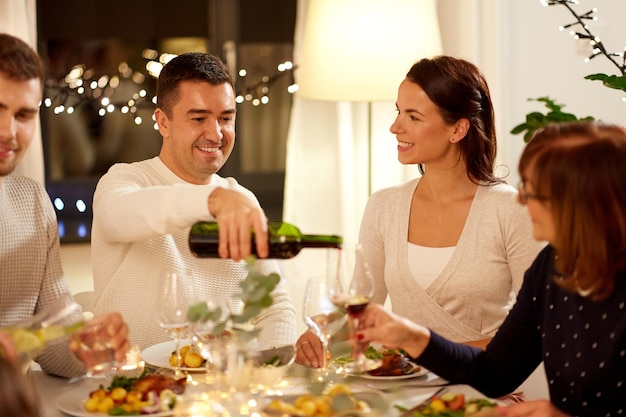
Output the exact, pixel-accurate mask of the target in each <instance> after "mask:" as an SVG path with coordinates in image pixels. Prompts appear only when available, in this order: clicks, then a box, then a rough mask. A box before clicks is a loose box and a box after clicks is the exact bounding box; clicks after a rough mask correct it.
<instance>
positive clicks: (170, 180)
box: [92, 53, 296, 348]
mask: <svg viewBox="0 0 626 417" xmlns="http://www.w3.org/2000/svg"><path fill="white" fill-rule="evenodd" d="M157 97H158V102H157V109H156V110H155V112H154V116H155V119H156V121H157V124H158V126H159V132H160V133H161V136H162V137H163V144H162V147H161V152H160V154H159V156H157V157H154V158H152V159H149V160H145V161H141V162H135V163H131V164H116V165H114V166H113V167H111V169H110V170H109V172H108V173H107V174H105V175H104V176H103V177H102V178H101V179H100V181H99V183H98V186H97V188H96V192H95V194H94V204H93V213H94V215H93V228H92V261H93V274H94V287H95V291H96V307H95V311H96V312H98V313H100V312H106V311H120V312H122V313H123V314H124V318H125V319H126V320H127V322H128V323H129V326H130V329H131V333H132V336H133V341H134V342H135V343H137V344H139V345H140V346H141V347H142V348H145V347H147V346H150V345H152V344H155V343H158V342H163V341H166V340H168V339H169V336H168V335H167V334H166V333H165V331H164V330H163V329H161V328H160V327H159V324H158V323H157V321H156V319H155V318H154V317H155V314H154V313H155V312H156V309H157V308H158V306H159V305H160V304H161V303H162V302H163V301H164V300H159V299H157V295H156V294H157V292H156V286H157V285H156V284H157V280H158V277H159V273H160V272H161V271H163V270H166V269H172V268H186V269H189V270H190V271H191V273H192V274H193V276H194V281H195V282H194V284H195V288H196V291H197V295H198V298H199V299H200V300H205V301H214V302H215V301H218V300H222V299H224V298H228V297H230V296H232V295H234V294H235V293H237V292H239V290H240V288H239V282H240V281H241V280H243V279H244V278H245V277H246V275H247V269H246V264H245V262H243V261H241V259H242V258H245V257H246V256H248V255H249V254H250V230H251V229H254V231H255V233H256V234H257V237H258V238H257V252H258V253H259V254H264V255H267V253H268V247H267V234H266V233H267V232H266V225H267V223H266V222H267V219H266V216H265V213H264V212H263V210H262V209H261V207H260V204H259V202H258V200H257V198H256V197H255V196H254V194H253V193H252V192H251V191H249V190H247V189H246V188H244V187H242V186H241V185H239V184H238V183H237V181H236V180H235V179H234V178H223V177H220V176H219V175H218V174H217V171H218V170H219V169H220V168H221V167H222V166H223V165H224V163H225V162H226V160H227V159H228V157H229V156H230V154H231V152H232V150H233V147H234V146H235V116H236V105H235V92H234V88H233V82H232V79H231V77H230V74H229V73H228V70H227V69H226V67H225V65H224V64H223V63H222V62H221V61H220V60H219V59H218V58H217V57H215V56H212V55H207V54H202V53H187V54H183V55H180V56H178V57H176V58H174V59H173V60H171V61H170V62H169V63H168V64H167V65H166V66H165V67H164V68H163V71H162V72H161V74H160V76H159V80H158V82H157ZM200 220H207V221H217V222H218V224H219V228H220V255H221V256H222V257H223V258H231V259H198V258H195V257H194V256H193V255H192V254H191V252H190V251H189V247H188V243H187V240H188V234H189V229H190V228H191V226H192V225H193V223H195V222H197V221H200ZM261 257H263V255H262V256H261ZM258 264H259V266H260V268H261V271H262V273H270V272H277V273H278V272H279V268H278V264H277V262H276V261H273V260H260V261H258ZM273 297H274V304H273V305H272V307H271V308H269V309H267V310H264V313H263V314H262V315H260V316H259V317H257V319H256V322H255V324H257V325H258V326H259V327H260V328H261V334H260V335H259V346H260V347H262V348H269V347H272V346H280V345H285V344H292V343H294V342H295V338H296V326H295V310H294V307H293V303H292V302H291V299H290V298H289V295H288V294H287V292H286V290H285V287H284V284H282V283H281V284H280V285H279V286H278V287H277V289H276V290H275V292H274V293H273ZM233 303H234V301H233ZM232 307H233V308H235V307H236V306H235V305H233V306H232Z"/></svg>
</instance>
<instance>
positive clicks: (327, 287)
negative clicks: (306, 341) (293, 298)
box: [304, 276, 346, 375]
mask: <svg viewBox="0 0 626 417" xmlns="http://www.w3.org/2000/svg"><path fill="white" fill-rule="evenodd" d="M329 281H330V280H329V278H328V277H326V276H317V277H313V278H310V279H309V280H308V282H307V285H306V290H305V297H304V322H305V323H306V325H307V326H308V327H309V328H310V329H311V330H312V331H313V333H315V335H316V336H317V337H318V338H319V339H320V342H321V343H322V353H323V354H322V365H321V367H320V373H321V374H322V375H328V356H327V352H328V344H329V341H330V337H331V336H332V335H334V334H335V333H337V331H339V329H341V327H343V325H344V323H345V319H346V316H345V313H344V312H343V311H342V308H341V306H337V305H336V304H335V303H334V302H333V300H332V298H331V297H332V292H331V284H330V282H329Z"/></svg>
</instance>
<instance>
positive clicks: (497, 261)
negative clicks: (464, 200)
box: [359, 178, 545, 342]
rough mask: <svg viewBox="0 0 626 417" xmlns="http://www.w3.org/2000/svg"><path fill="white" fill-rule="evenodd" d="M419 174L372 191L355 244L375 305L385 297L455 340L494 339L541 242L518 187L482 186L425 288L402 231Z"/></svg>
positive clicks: (406, 313) (405, 231) (401, 310)
mask: <svg viewBox="0 0 626 417" xmlns="http://www.w3.org/2000/svg"><path fill="white" fill-rule="evenodd" d="M418 182H419V178H418V179H414V180H411V181H409V182H407V183H404V184H401V185H398V186H395V187H391V188H387V189H384V190H380V191H378V192H376V193H374V194H373V195H372V196H371V197H370V199H369V201H368V203H367V206H366V208H365V213H364V215H363V220H362V222H361V231H360V240H359V241H360V242H361V244H362V245H363V248H364V251H365V254H366V256H367V259H368V260H369V266H370V268H371V269H372V273H373V275H374V278H375V280H376V284H375V290H374V296H373V298H372V300H373V301H374V302H376V303H381V304H382V303H384V302H385V300H386V298H387V295H389V296H390V299H391V305H392V309H393V311H394V312H396V313H398V314H400V315H402V316H405V317H408V318H409V319H411V320H413V321H415V322H417V323H420V324H422V325H425V326H427V327H429V328H431V329H432V330H434V331H435V332H437V333H439V334H441V335H442V336H444V337H447V338H449V339H451V340H453V341H456V342H466V341H471V340H481V339H485V338H488V337H492V336H493V335H494V333H495V332H496V330H497V329H498V327H499V326H500V324H501V323H502V321H503V320H504V318H505V317H506V315H507V312H508V310H509V309H510V307H511V304H512V301H513V295H514V294H516V293H517V292H518V291H519V289H520V287H521V284H522V281H523V277H524V272H525V271H526V269H527V268H528V267H529V266H530V264H531V262H532V261H533V259H534V258H535V256H536V255H537V253H538V252H539V250H540V249H541V248H542V247H543V246H544V245H545V244H544V243H539V242H536V241H534V240H533V238H532V225H531V222H530V218H529V216H528V213H527V211H526V209H525V208H524V207H522V206H521V205H519V204H518V203H517V202H516V196H517V191H516V190H515V189H514V188H513V187H511V186H509V185H506V184H498V185H493V186H486V185H481V186H479V187H478V189H477V191H476V195H475V196H474V201H473V202H472V206H471V208H470V211H469V213H468V216H467V220H466V222H465V226H464V228H463V231H462V233H461V236H460V237H459V240H458V242H457V245H456V250H455V251H454V253H453V254H452V257H451V258H450V260H449V262H448V263H447V264H446V266H445V268H444V269H443V270H442V271H441V273H440V274H439V276H437V278H436V279H435V280H434V281H433V282H432V283H431V284H430V285H429V286H428V287H426V288H423V287H422V286H420V285H418V284H417V283H416V281H415V279H414V278H413V276H412V274H411V270H410V269H409V263H408V261H407V259H408V250H407V247H408V245H407V236H408V227H409V212H410V209H411V198H412V196H413V192H414V191H415V188H416V187H417V184H418Z"/></svg>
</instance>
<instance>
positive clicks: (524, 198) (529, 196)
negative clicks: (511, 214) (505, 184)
mask: <svg viewBox="0 0 626 417" xmlns="http://www.w3.org/2000/svg"><path fill="white" fill-rule="evenodd" d="M517 191H518V194H517V198H519V202H520V204H527V203H528V200H537V201H546V200H549V197H546V196H544V195H539V194H533V193H528V192H526V190H525V189H524V183H523V182H521V181H520V182H519V183H518V184H517Z"/></svg>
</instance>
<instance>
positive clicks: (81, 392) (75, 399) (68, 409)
mask: <svg viewBox="0 0 626 417" xmlns="http://www.w3.org/2000/svg"><path fill="white" fill-rule="evenodd" d="M97 388H98V386H92V387H80V388H76V389H74V390H72V391H68V392H65V393H63V394H61V396H59V398H57V408H58V409H59V410H60V411H62V412H64V413H65V414H69V415H70V416H76V417H98V416H108V414H104V413H90V412H89V411H87V410H85V407H84V405H83V404H84V403H85V401H87V400H88V399H89V393H90V392H91V391H93V390H95V389H97ZM173 414H174V413H173V411H163V412H161V413H156V414H146V415H147V416H151V417H166V416H172V415H173Z"/></svg>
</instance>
